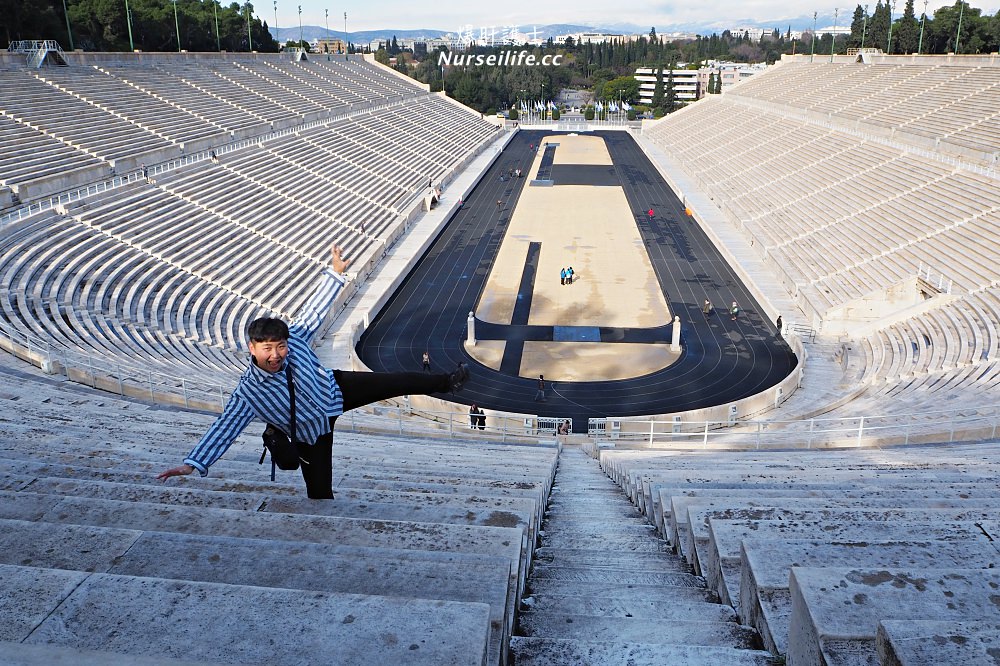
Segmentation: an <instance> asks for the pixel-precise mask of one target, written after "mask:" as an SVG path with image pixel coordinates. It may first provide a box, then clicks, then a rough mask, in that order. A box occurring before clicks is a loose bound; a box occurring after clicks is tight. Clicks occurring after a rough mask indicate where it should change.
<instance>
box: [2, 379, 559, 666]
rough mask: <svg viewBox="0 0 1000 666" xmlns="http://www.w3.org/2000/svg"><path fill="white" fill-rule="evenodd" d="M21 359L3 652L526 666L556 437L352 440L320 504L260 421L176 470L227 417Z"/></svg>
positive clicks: (7, 449) (5, 485)
mask: <svg viewBox="0 0 1000 666" xmlns="http://www.w3.org/2000/svg"><path fill="white" fill-rule="evenodd" d="M8 363H9V361H7V360H6V359H5V360H4V361H2V362H0V381H2V382H3V384H2V388H0V405H3V407H4V409H3V410H2V411H0V578H2V579H3V581H4V584H3V589H4V594H2V595H0V617H2V618H4V620H5V621H4V622H3V623H0V663H3V664H46V665H48V664H59V663H67V664H69V663H72V664H91V663H93V664H97V663H100V664H140V665H141V664H147V663H148V664H154V663H155V664H164V665H166V664H181V663H184V664H193V663H198V664H209V663H211V664H222V663H239V664H265V663H266V664H303V663H316V662H317V661H325V662H329V663H337V664H358V665H360V664H376V663H393V664H404V663H405V664H427V665H433V666H439V665H440V664H470V665H474V666H482V665H484V664H489V665H491V666H492V665H495V664H502V663H506V661H507V645H508V640H509V636H510V634H511V632H512V629H513V625H514V619H515V609H516V607H517V600H518V599H519V598H520V596H521V594H522V592H523V588H524V584H525V580H526V576H527V571H528V568H529V566H530V561H531V558H532V557H533V550H534V543H535V541H536V538H537V531H538V529H539V526H540V522H541V518H542V511H543V508H544V503H545V499H546V498H547V497H548V494H549V490H550V487H551V482H552V477H553V474H554V470H555V465H556V460H557V455H558V450H557V448H556V447H555V446H517V445H502V444H496V445H495V444H489V443H485V444H484V443H477V444H475V445H471V444H468V443H457V442H456V443H451V442H439V441H427V440H414V439H404V438H399V437H378V436H372V435H351V434H340V433H338V434H337V436H336V438H335V445H334V450H335V452H334V466H335V469H334V491H335V493H336V499H335V500H332V501H322V502H317V501H313V500H308V499H306V498H305V497H304V489H303V487H302V481H301V479H299V478H297V473H281V472H279V477H278V479H277V481H276V482H271V481H269V480H268V472H269V469H266V468H265V467H261V466H259V465H258V464H257V460H258V456H259V451H260V447H259V443H258V442H259V436H258V435H257V434H255V433H254V432H250V431H248V433H249V434H246V435H244V436H243V437H241V438H240V440H239V441H238V442H237V443H236V444H235V445H234V446H233V448H232V449H230V451H229V452H228V453H227V454H226V456H225V458H223V460H221V461H220V462H219V463H218V464H217V465H215V466H213V468H212V475H211V476H209V477H207V478H200V477H197V476H193V477H183V478H180V479H171V480H169V481H168V482H167V483H160V482H158V481H156V480H155V479H154V476H155V474H156V472H157V471H159V470H162V469H165V468H166V467H168V466H172V465H175V464H177V462H178V461H179V460H180V459H181V458H182V457H183V455H184V454H185V453H186V452H187V451H188V450H189V448H190V446H191V445H192V444H193V443H194V442H195V441H196V440H197V438H198V436H199V435H200V433H201V432H203V431H204V429H205V428H206V427H207V426H208V425H209V424H210V423H211V421H212V420H213V418H214V417H213V416H212V415H207V414H197V413H191V412H183V411H177V410H172V409H161V408H157V407H154V406H149V405H144V404H140V403H136V402H131V401H125V400H119V399H116V398H114V397H112V396H108V395H107V394H101V393H97V392H92V391H89V390H87V389H86V388H83V387H80V386H78V385H72V384H69V383H66V382H60V381H56V380H52V379H51V378H46V377H44V376H40V375H38V374H37V373H33V371H32V370H31V369H30V368H25V367H22V366H16V367H14V366H9V365H7V364H8ZM251 430H253V429H252V428H251ZM511 461H516V464H511Z"/></svg>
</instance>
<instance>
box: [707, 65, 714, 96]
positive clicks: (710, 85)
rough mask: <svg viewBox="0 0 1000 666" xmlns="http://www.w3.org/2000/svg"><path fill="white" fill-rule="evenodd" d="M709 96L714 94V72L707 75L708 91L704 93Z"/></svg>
mask: <svg viewBox="0 0 1000 666" xmlns="http://www.w3.org/2000/svg"><path fill="white" fill-rule="evenodd" d="M706 92H707V93H708V94H709V95H714V94H715V70H714V69H713V70H712V73H711V74H709V75H708V90H707V91H706Z"/></svg>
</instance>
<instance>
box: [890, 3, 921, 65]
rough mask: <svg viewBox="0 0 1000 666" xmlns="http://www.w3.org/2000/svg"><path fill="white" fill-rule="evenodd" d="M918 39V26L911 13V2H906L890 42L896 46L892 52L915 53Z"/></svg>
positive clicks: (913, 14)
mask: <svg viewBox="0 0 1000 666" xmlns="http://www.w3.org/2000/svg"><path fill="white" fill-rule="evenodd" d="M919 38H920V25H919V24H918V23H917V17H916V14H915V13H914V11H913V0H906V8H905V9H904V10H903V16H902V18H900V19H899V22H898V23H897V25H896V30H895V32H894V33H893V38H892V41H893V42H896V44H897V45H898V46H894V47H893V50H894V51H895V52H897V53H916V52H917V41H918V39H919Z"/></svg>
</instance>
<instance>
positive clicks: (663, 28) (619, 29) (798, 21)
mask: <svg viewBox="0 0 1000 666" xmlns="http://www.w3.org/2000/svg"><path fill="white" fill-rule="evenodd" d="M261 18H264V17H261ZM850 23H851V14H850V13H848V14H846V15H845V14H841V15H840V16H839V17H838V18H837V25H838V26H840V27H845V26H848V25H850ZM833 24H834V16H833V14H820V15H818V16H817V17H816V23H815V25H816V27H817V28H827V27H830V26H832V25H833ZM652 27H655V28H656V32H657V34H661V35H669V34H673V33H684V34H692V35H711V34H712V33H721V32H723V31H724V30H732V31H736V30H744V29H747V30H754V29H757V30H772V29H777V30H779V31H781V32H785V30H788V29H789V28H791V30H792V31H793V32H800V31H803V30H812V28H813V17H812V14H809V15H801V16H793V17H785V18H775V19H767V20H763V21H761V20H755V19H727V20H724V21H721V20H720V21H711V22H702V23H675V24H670V25H657V26H651V25H644V26H641V25H637V24H634V23H609V24H605V25H601V26H586V25H578V24H573V23H552V24H548V25H538V26H528V25H522V26H518V29H519V30H520V31H521V32H522V33H524V34H534V35H536V36H537V38H538V39H543V40H544V39H549V38H550V37H553V38H554V37H556V36H558V35H566V34H572V33H577V32H603V33H611V34H621V35H645V34H648V33H649V29H650V28H652ZM270 30H271V34H272V35H274V37H275V39H278V40H279V41H282V42H285V41H288V40H293V41H294V40H297V39H299V28H298V27H297V26H296V27H288V28H286V27H281V28H280V30H275V28H274V26H270ZM477 30H478V28H477ZM456 32H457V28H452V29H450V30H440V29H431V28H423V29H419V30H395V29H392V28H385V29H382V30H359V31H357V32H354V31H352V32H349V33H347V37H348V40H349V41H350V42H351V43H352V44H359V45H360V44H369V43H371V42H375V41H389V40H391V39H392V38H393V37H395V38H396V39H397V40H404V39H405V40H411V39H434V38H440V37H444V36H445V35H448V34H451V35H454V34H455V33H456ZM476 36H478V32H477V35H476ZM302 38H303V39H305V40H306V41H310V42H311V41H313V40H316V39H343V38H344V31H343V30H329V31H328V30H327V29H326V28H325V27H323V26H315V25H304V26H302Z"/></svg>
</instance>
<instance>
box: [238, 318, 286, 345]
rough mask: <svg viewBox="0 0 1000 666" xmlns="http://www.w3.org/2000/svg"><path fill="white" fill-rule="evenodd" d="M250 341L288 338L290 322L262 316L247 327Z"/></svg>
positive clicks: (274, 340)
mask: <svg viewBox="0 0 1000 666" xmlns="http://www.w3.org/2000/svg"><path fill="white" fill-rule="evenodd" d="M247 337H248V338H250V342H281V341H283V340H287V339H288V324H286V323H285V322H283V321H281V320H280V319H275V318H274V317H261V318H260V319H254V320H253V321H252V322H250V326H249V327H248V328H247Z"/></svg>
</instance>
